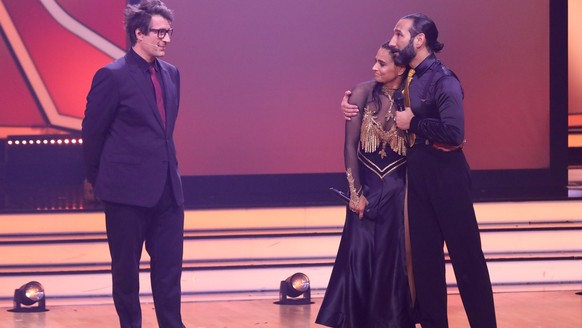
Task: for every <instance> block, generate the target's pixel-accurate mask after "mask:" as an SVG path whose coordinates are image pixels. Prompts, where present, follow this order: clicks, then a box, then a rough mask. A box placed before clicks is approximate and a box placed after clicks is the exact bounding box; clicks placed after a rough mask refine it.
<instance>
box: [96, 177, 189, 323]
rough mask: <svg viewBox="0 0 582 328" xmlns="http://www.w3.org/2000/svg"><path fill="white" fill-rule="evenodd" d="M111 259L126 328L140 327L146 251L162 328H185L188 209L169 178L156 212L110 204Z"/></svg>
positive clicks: (107, 204)
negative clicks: (141, 270) (178, 199)
mask: <svg viewBox="0 0 582 328" xmlns="http://www.w3.org/2000/svg"><path fill="white" fill-rule="evenodd" d="M104 205H105V220H106V226H107V240H108V243H109V251H110V253H111V273H112V278H113V301H114V303H115V309H116V310H117V314H118V316H119V321H120V324H121V327H122V328H126V327H127V328H130V327H131V328H135V327H141V323H142V319H141V308H140V300H139V264H140V258H141V253H142V249H143V245H144V242H145V245H146V251H147V252H148V254H149V256H150V268H151V272H150V279H151V287H152V294H153V299H154V306H155V311H156V317H157V320H158V324H159V326H160V327H161V328H181V327H183V326H184V325H183V324H182V318H181V314H180V313H181V312H180V305H181V287H180V279H181V274H182V256H183V244H184V206H183V205H177V203H176V200H175V197H174V195H173V192H172V188H171V183H170V179H169V177H168V179H167V181H166V186H165V188H164V192H163V194H162V196H161V198H160V200H159V201H158V203H157V204H156V205H155V206H153V207H140V206H133V205H126V204H118V203H113V202H105V203H104Z"/></svg>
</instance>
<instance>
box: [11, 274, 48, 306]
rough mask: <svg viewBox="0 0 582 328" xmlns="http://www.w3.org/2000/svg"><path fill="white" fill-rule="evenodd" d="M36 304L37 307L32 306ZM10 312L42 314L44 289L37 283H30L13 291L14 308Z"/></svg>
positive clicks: (44, 302) (44, 303)
mask: <svg viewBox="0 0 582 328" xmlns="http://www.w3.org/2000/svg"><path fill="white" fill-rule="evenodd" d="M34 304H37V306H33V305H34ZM8 311H12V312H44V311H48V310H47V309H46V295H45V292H44V288H43V287H42V285H41V284H40V283H39V282H37V281H31V282H28V283H26V284H24V285H22V286H21V287H20V288H18V289H15V290H14V308H13V309H10V310H8Z"/></svg>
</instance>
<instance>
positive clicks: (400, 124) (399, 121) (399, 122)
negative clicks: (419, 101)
mask: <svg viewBox="0 0 582 328" xmlns="http://www.w3.org/2000/svg"><path fill="white" fill-rule="evenodd" d="M413 117H414V114H413V113H412V109H411V108H410V107H406V108H405V109H404V111H402V112H396V117H395V119H394V121H395V122H396V127H397V128H399V129H400V130H403V131H406V130H408V129H410V121H411V120H412V118H413Z"/></svg>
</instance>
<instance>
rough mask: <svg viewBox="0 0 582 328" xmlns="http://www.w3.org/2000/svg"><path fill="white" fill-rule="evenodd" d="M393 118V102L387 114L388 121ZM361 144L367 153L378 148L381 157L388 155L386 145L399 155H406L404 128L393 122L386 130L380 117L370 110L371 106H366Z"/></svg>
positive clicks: (361, 131) (361, 130)
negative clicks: (379, 119)
mask: <svg viewBox="0 0 582 328" xmlns="http://www.w3.org/2000/svg"><path fill="white" fill-rule="evenodd" d="M390 120H393V114H392V102H391V104H390V109H389V110H388V113H387V114H386V121H390ZM360 144H361V147H362V150H363V151H364V152H366V153H373V152H375V151H376V150H377V149H378V148H380V150H379V151H378V154H379V155H380V157H381V158H384V157H386V145H390V149H392V150H393V151H394V152H396V153H397V154H398V155H402V156H405V155H406V139H405V137H404V133H403V132H402V130H400V129H398V128H397V127H396V124H394V122H392V124H391V126H390V128H389V129H388V131H385V130H384V128H383V127H382V124H380V123H379V122H378V117H377V116H375V115H374V113H373V112H372V111H371V110H370V107H369V106H366V108H364V117H363V118H362V127H361V129H360Z"/></svg>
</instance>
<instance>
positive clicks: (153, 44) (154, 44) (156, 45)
mask: <svg viewBox="0 0 582 328" xmlns="http://www.w3.org/2000/svg"><path fill="white" fill-rule="evenodd" d="M142 42H143V43H145V44H149V45H150V46H154V47H156V48H159V47H160V46H159V45H158V44H157V43H149V42H145V41H142Z"/></svg>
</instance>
